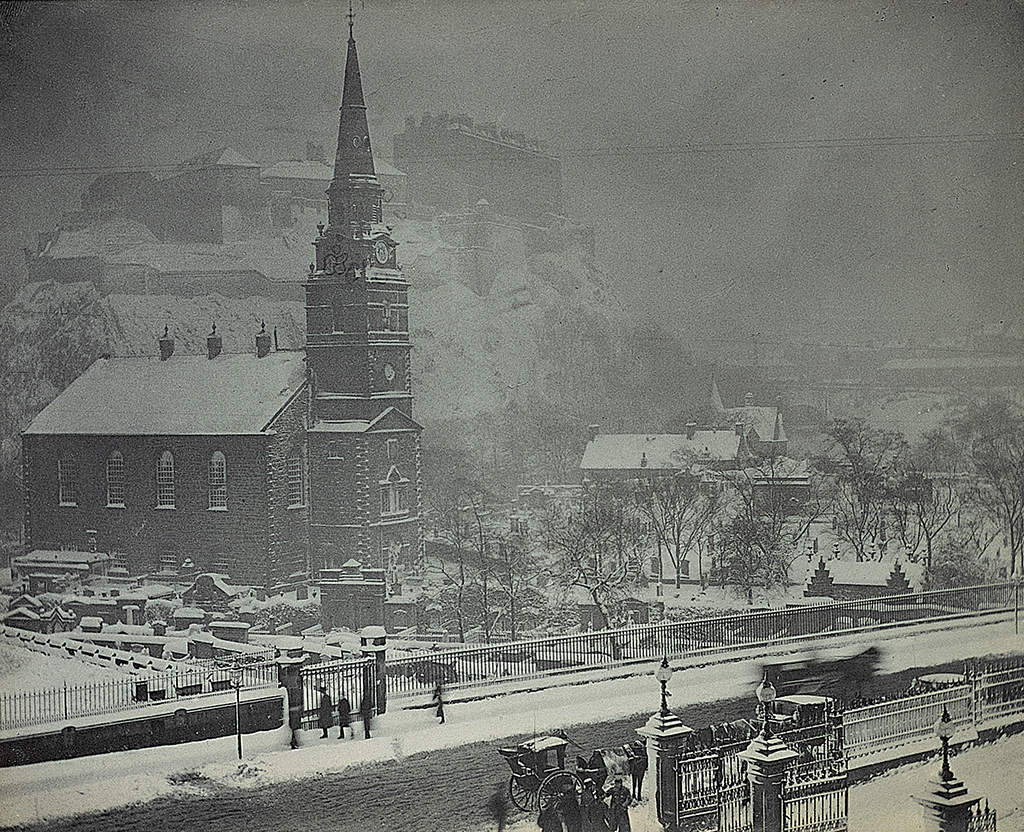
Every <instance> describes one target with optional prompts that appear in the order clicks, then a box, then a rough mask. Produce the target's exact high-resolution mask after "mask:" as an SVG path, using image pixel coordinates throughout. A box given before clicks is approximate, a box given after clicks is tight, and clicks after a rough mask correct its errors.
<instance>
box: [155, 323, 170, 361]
mask: <svg viewBox="0 0 1024 832" xmlns="http://www.w3.org/2000/svg"><path fill="white" fill-rule="evenodd" d="M157 343H158V344H159V345H160V360H161V361H166V360H167V359H168V358H170V357H171V356H172V355H174V339H173V338H172V337H171V336H170V335H169V334H168V332H167V327H166V326H165V327H164V334H163V335H162V336H161V338H160V340H159V341H158V342H157Z"/></svg>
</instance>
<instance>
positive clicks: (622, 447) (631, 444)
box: [580, 430, 740, 471]
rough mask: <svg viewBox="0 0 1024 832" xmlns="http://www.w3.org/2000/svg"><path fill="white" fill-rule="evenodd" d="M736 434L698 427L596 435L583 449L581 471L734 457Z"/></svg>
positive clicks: (677, 464) (671, 465)
mask: <svg viewBox="0 0 1024 832" xmlns="http://www.w3.org/2000/svg"><path fill="white" fill-rule="evenodd" d="M739 447H740V437H739V436H737V435H736V432H735V431H731V430H698V431H696V432H695V433H694V434H693V439H688V438H687V437H686V435H685V434H673V433H662V434H642V433H641V434H629V433H618V434H598V435H597V436H595V437H594V438H593V439H592V440H591V441H590V442H589V443H587V448H586V450H585V451H584V452H583V461H582V462H581V463H580V468H582V469H583V470H585V471H586V470H590V471H594V470H608V471H621V470H634V469H640V468H654V469H657V468H678V469H683V468H688V467H689V466H690V465H692V464H693V463H695V462H703V461H711V462H722V461H726V460H730V459H735V458H736V455H737V453H738V451H739Z"/></svg>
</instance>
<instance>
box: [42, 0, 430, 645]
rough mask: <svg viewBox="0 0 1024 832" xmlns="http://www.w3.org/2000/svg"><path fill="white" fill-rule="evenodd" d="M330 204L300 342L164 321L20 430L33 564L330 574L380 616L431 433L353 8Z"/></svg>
mask: <svg viewBox="0 0 1024 832" xmlns="http://www.w3.org/2000/svg"><path fill="white" fill-rule="evenodd" d="M327 198H328V212H327V213H328V215H327V220H328V222H327V224H326V225H320V226H318V236H317V238H316V239H315V240H313V241H312V245H313V249H314V255H313V262H311V263H310V265H309V271H308V274H306V276H305V280H304V291H305V313H306V315H305V316H306V344H305V348H304V349H301V350H279V349H278V348H277V343H276V336H275V337H271V334H270V332H268V331H267V330H266V329H265V328H263V327H261V329H260V332H258V333H254V335H255V338H254V340H253V342H251V343H252V345H253V349H252V350H250V351H249V352H246V353H233V354H230V353H225V352H224V351H223V349H222V338H221V336H220V335H218V334H217V329H216V325H214V326H213V328H212V331H211V333H210V336H209V337H208V338H207V350H206V353H205V354H201V355H188V354H182V353H181V352H180V351H179V352H177V353H176V352H175V333H174V323H173V322H169V324H168V327H167V328H166V329H165V331H164V333H163V335H162V337H160V338H159V339H157V338H154V343H153V346H154V351H153V354H152V355H149V356H113V357H111V356H106V357H103V358H101V359H99V360H97V361H96V362H94V363H93V364H92V365H91V366H90V367H89V368H88V369H87V370H86V371H85V372H84V373H83V374H82V375H81V376H80V377H79V378H78V379H76V380H75V381H74V382H73V383H72V384H71V385H70V386H69V387H68V388H67V389H65V390H64V391H63V392H62V393H61V394H59V395H58V396H57V397H56V398H55V399H54V400H53V401H52V402H51V403H50V404H49V405H48V406H47V407H46V408H44V409H43V411H42V412H41V413H40V414H39V415H38V416H37V417H36V418H35V420H33V422H32V423H31V424H30V425H29V427H28V428H27V429H26V430H25V431H24V432H23V434H22V440H23V453H22V460H23V466H24V484H25V516H26V523H25V527H26V537H27V543H28V546H27V549H26V551H27V552H28V553H29V554H30V555H32V556H34V557H35V559H36V560H35V561H33V562H36V561H38V560H39V558H43V559H44V560H45V559H46V558H48V557H51V556H52V559H53V560H54V562H55V563H58V562H63V560H67V561H68V562H72V561H74V562H76V563H77V562H79V561H82V562H85V561H88V562H89V563H90V564H94V563H101V562H102V563H105V564H106V566H105V567H103V569H105V570H106V571H107V573H108V574H109V575H110V576H118V577H122V578H126V579H130V578H134V577H142V576H148V577H158V578H159V579H161V580H167V581H171V580H173V579H175V578H179V579H180V578H182V577H183V576H187V575H188V574H190V573H196V572H212V573H217V574H222V575H226V576H227V577H229V578H230V579H231V580H232V581H233V582H235V583H247V584H252V585H258V586H263V587H266V588H268V589H273V588H275V587H281V586H288V585H295V584H297V583H300V582H307V581H318V582H319V583H320V586H321V590H322V598H323V599H324V602H325V622H326V623H333V624H337V625H342V626H362V625H364V624H371V623H372V624H380V623H382V619H383V602H384V599H385V597H386V594H387V587H388V586H394V585H396V584H397V582H398V581H400V579H401V577H402V572H403V570H405V569H408V568H410V567H413V566H415V565H416V563H417V561H418V560H419V558H420V556H421V550H422V530H421V514H420V505H421V501H420V468H421V464H420V459H421V454H420V433H421V428H420V426H419V425H418V424H417V423H416V422H415V421H414V416H413V394H412V375H411V369H410V352H411V347H410V342H409V284H408V281H407V280H406V278H405V276H404V274H403V273H402V269H401V267H400V265H399V259H398V254H397V245H396V242H395V240H394V239H393V238H392V236H391V233H390V229H389V228H388V227H387V226H386V225H384V224H383V222H382V219H383V217H382V210H381V208H382V199H383V189H382V187H381V185H380V183H379V182H378V179H377V176H376V174H375V171H374V160H373V151H372V145H371V141H370V133H369V129H368V127H367V116H366V104H365V101H364V98H363V90H362V81H361V78H360V74H359V61H358V58H357V55H356V43H355V38H354V36H353V25H352V14H351V11H350V12H349V38H348V54H347V59H346V66H345V80H344V89H343V94H342V102H341V113H340V120H339V127H338V147H337V153H336V155H335V162H334V174H333V179H332V181H331V183H330V186H329V188H328V190H327ZM74 552H80V553H85V554H88V555H90V556H92V555H96V556H99V559H98V560H97V557H89V558H85V559H82V558H79V559H77V560H76V559H75V558H73V557H71V555H70V554H67V553H74ZM62 558H63V560H62ZM327 606H331V608H332V609H333V610H335V613H336V615H335V616H334V619H332V620H331V621H330V622H327V616H326V610H327Z"/></svg>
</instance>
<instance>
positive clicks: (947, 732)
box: [934, 707, 953, 783]
mask: <svg viewBox="0 0 1024 832" xmlns="http://www.w3.org/2000/svg"><path fill="white" fill-rule="evenodd" d="M934 730H935V736H937V737H938V738H939V739H940V740H941V741H942V770H941V771H940V772H939V779H940V780H942V782H943V783H948V782H949V781H950V780H952V779H953V772H952V771H950V769H949V738H950V737H952V736H953V721H952V720H951V719H950V718H949V711H948V710H947V709H946V708H945V707H943V708H942V716H940V717H939V718H938V719H937V720H936V721H935V727H934Z"/></svg>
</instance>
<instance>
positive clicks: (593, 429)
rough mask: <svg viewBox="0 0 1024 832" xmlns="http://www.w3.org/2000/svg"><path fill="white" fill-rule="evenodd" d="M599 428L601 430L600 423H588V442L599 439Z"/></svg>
mask: <svg viewBox="0 0 1024 832" xmlns="http://www.w3.org/2000/svg"><path fill="white" fill-rule="evenodd" d="M599 430H601V426H600V425H587V433H588V438H587V441H588V442H593V441H594V440H595V439H597V432H598V431H599Z"/></svg>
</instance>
